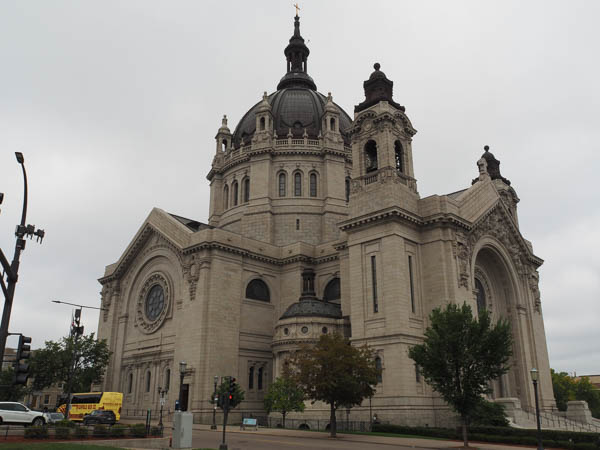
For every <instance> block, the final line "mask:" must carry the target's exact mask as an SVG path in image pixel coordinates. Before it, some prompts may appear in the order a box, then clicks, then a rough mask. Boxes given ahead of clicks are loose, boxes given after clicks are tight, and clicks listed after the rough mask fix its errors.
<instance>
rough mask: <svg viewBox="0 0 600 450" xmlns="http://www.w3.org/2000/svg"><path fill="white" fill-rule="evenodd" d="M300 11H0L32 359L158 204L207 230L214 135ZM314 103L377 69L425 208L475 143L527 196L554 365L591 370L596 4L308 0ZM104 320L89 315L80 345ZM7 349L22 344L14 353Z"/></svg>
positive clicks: (22, 311)
mask: <svg viewBox="0 0 600 450" xmlns="http://www.w3.org/2000/svg"><path fill="white" fill-rule="evenodd" d="M292 3H293V2H292V1H291V0H290V1H281V0H279V1H271V2H266V1H254V2H247V1H246V2H241V1H240V2H234V1H229V2H225V1H210V2H208V1H203V2H200V1H189V2H188V1H169V2H167V1H162V2H157V1H150V0H143V1H125V2H124V1H109V0H103V1H96V2H89V1H88V2H81V1H76V0H74V1H46V0H44V1H20V0H14V1H7V0H1V1H0V192H4V193H5V200H4V204H3V205H2V212H1V214H0V248H2V250H3V251H4V253H5V254H7V256H8V257H9V259H10V258H12V253H13V249H14V234H13V231H14V226H15V224H16V223H17V222H18V221H19V220H20V208H21V204H22V175H21V171H20V168H19V165H18V164H17V162H16V160H15V158H14V152H15V151H21V152H23V153H24V155H25V159H26V167H27V171H28V176H29V188H30V195H29V214H28V222H29V223H32V224H35V225H36V226H37V227H40V228H44V229H45V230H46V233H47V238H46V239H45V240H44V242H43V244H42V245H39V244H36V243H35V242H28V246H27V248H26V250H25V252H24V253H23V255H22V258H21V270H20V280H19V283H18V285H17V292H16V298H15V304H14V308H13V314H12V320H11V325H10V329H11V331H12V332H22V333H24V334H27V335H31V336H33V339H34V347H37V346H40V345H42V343H43V341H44V340H45V339H58V338H60V337H61V336H63V335H65V334H66V333H67V332H68V327H69V323H70V314H71V309H70V308H69V307H67V306H63V305H56V304H54V303H51V300H55V299H58V300H63V301H70V302H74V303H81V304H85V305H93V306H98V305H99V291H100V285H99V284H98V282H97V278H99V277H100V276H102V274H103V270H104V266H105V265H107V264H110V263H112V262H114V261H116V260H117V259H118V257H119V256H120V254H121V253H122V251H123V250H124V249H125V247H126V246H127V244H128V243H129V241H130V240H131V238H132V237H133V235H134V234H135V232H136V231H137V229H138V228H139V226H140V225H141V224H142V222H143V221H144V219H145V218H146V216H147V215H148V214H149V212H150V210H151V209H152V207H154V206H157V207H159V208H162V209H165V210H167V211H169V212H172V213H176V214H179V215H182V216H185V217H189V218H193V219H196V220H200V221H206V220H207V214H208V199H209V196H208V193H209V189H208V182H207V180H206V178H205V177H206V174H207V173H208V171H209V169H210V163H211V160H212V156H213V152H214V149H215V144H214V136H215V134H216V131H217V129H218V128H219V126H220V124H221V117H222V115H223V114H227V115H228V117H229V118H230V127H231V128H232V129H233V128H234V127H235V124H236V123H237V121H238V120H239V119H240V118H241V116H242V115H243V114H244V113H245V112H246V110H248V109H249V108H250V107H251V106H252V105H253V104H254V103H256V102H257V101H258V100H259V99H260V98H261V95H262V92H263V91H265V90H266V91H269V92H273V91H274V90H275V87H276V85H277V82H278V80H279V79H280V77H281V76H282V75H283V74H284V72H285V61H284V56H283V49H284V47H285V45H286V44H287V40H288V39H289V37H290V35H291V33H292V23H293V15H294V8H293V7H292ZM300 6H301V8H302V10H301V13H300V15H301V18H302V19H301V23H302V25H301V30H302V34H303V36H304V38H305V39H307V41H308V46H309V47H310V49H311V55H310V57H309V64H308V69H309V73H310V74H311V76H312V77H313V78H314V79H315V81H316V83H317V87H318V89H319V91H321V92H323V93H325V94H327V92H329V91H331V92H332V94H333V96H334V100H335V101H336V102H337V103H338V104H339V105H341V106H342V107H343V108H344V109H345V110H346V111H347V112H349V113H352V111H353V106H354V105H355V104H358V103H359V102H361V101H362V100H363V90H362V82H363V81H364V80H365V79H366V78H367V77H368V76H369V74H370V73H371V72H372V70H373V69H372V66H373V63H374V62H380V63H381V69H382V70H383V71H384V72H385V73H386V74H387V76H388V77H389V78H390V79H392V80H393V81H394V94H395V100H396V101H398V102H399V103H401V104H402V105H405V106H406V111H407V114H408V115H409V117H410V118H411V120H412V123H413V125H414V126H415V128H416V129H417V130H418V131H419V132H418V134H417V135H416V136H415V139H414V142H413V152H414V166H415V174H416V177H417V179H418V186H419V191H420V194H421V196H422V197H425V196H428V195H431V194H444V193H449V192H453V191H456V190H459V189H462V188H465V187H467V186H469V185H470V181H471V179H472V178H474V177H475V176H476V175H477V167H476V165H475V162H476V160H477V159H478V158H479V156H480V155H481V153H482V148H483V146H484V145H486V144H487V145H490V147H491V151H492V152H493V153H494V154H495V155H496V157H497V158H498V159H500V161H501V162H502V165H501V169H502V174H503V175H504V176H505V177H507V178H508V179H510V180H511V181H512V186H513V187H514V188H515V189H516V191H517V194H518V195H519V197H520V198H521V202H520V203H519V218H520V225H521V231H522V233H523V235H524V236H525V237H526V238H527V239H529V240H531V241H532V242H533V245H534V250H535V252H536V254H537V255H538V256H540V257H541V258H543V259H544V260H545V263H544V265H543V266H542V267H541V269H540V275H541V281H540V284H541V286H540V289H541V292H542V302H543V312H544V318H545V324H546V334H547V339H548V349H549V352H550V364H551V366H552V367H553V368H555V369H557V370H563V371H567V372H570V373H571V372H573V371H576V372H577V373H578V374H584V373H587V374H591V373H594V374H599V373H600V345H599V342H600V326H598V321H599V319H600V301H599V300H600V298H599V297H600V295H599V294H600V256H599V252H598V251H599V249H600V195H599V193H598V192H599V190H598V187H597V181H598V174H599V173H600V163H599V162H598V158H599V155H600V145H599V144H598V143H599V142H600V127H599V126H598V118H599V113H598V111H600V87H599V84H598V83H599V80H600V70H599V67H600V62H599V60H598V54H599V53H600V48H599V47H600V31H599V30H600V28H599V27H598V23H597V22H598V17H600V3H598V2H596V1H592V0H590V1H587V2H586V1H570V2H566V1H560V2H559V1H548V0H543V1H528V2H522V1H506V0H504V1H497V2H492V1H486V2H482V1H476V0H474V1H462V2H461V1H452V2H448V1H437V2H435V1H428V2H420V1H419V2H417V1H412V2H406V1H393V2H392V1H389V2H383V1H373V0H370V1H369V2H365V1H362V2H358V1H347V0H346V1H322V0H321V1H316V0H311V1H303V2H302V3H301V5H300ZM97 320H98V314H97V312H96V311H93V310H85V311H84V314H83V322H84V325H85V327H86V332H88V331H92V330H95V329H96V326H97ZM11 343H12V344H13V345H14V341H13V340H9V344H11Z"/></svg>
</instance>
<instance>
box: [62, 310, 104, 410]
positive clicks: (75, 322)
mask: <svg viewBox="0 0 600 450" xmlns="http://www.w3.org/2000/svg"><path fill="white" fill-rule="evenodd" d="M52 303H60V304H64V305H71V306H76V307H77V309H76V310H75V315H74V316H73V319H72V321H71V328H70V329H69V337H70V338H72V339H73V340H72V341H71V345H72V346H73V352H72V353H71V365H70V367H69V379H68V380H67V405H66V408H65V419H67V420H68V419H69V412H70V410H71V390H72V387H73V376H74V375H75V369H76V366H77V339H78V338H79V336H82V335H83V325H80V322H81V310H82V309H83V308H88V309H99V310H101V311H106V309H105V308H98V307H96V306H86V305H78V304H76V303H69V302H62V301H60V300H52Z"/></svg>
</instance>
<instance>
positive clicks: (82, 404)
mask: <svg viewBox="0 0 600 450" xmlns="http://www.w3.org/2000/svg"><path fill="white" fill-rule="evenodd" d="M122 405H123V393H122V392H82V393H75V394H71V409H70V410H69V417H68V419H69V420H75V421H80V420H83V418H84V417H85V416H86V415H88V414H89V413H90V412H92V411H93V410H95V409H110V410H111V411H112V412H114V413H115V416H116V418H117V420H119V419H120V417H121V406H122ZM57 406H58V407H57V410H58V411H60V412H61V413H63V414H65V413H66V410H67V397H61V398H60V400H59V402H58V405H57ZM65 415H66V414H65Z"/></svg>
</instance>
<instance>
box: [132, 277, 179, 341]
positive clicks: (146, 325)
mask: <svg viewBox="0 0 600 450" xmlns="http://www.w3.org/2000/svg"><path fill="white" fill-rule="evenodd" d="M156 285H158V286H160V287H162V289H163V293H164V306H163V309H162V311H161V312H160V313H159V314H158V317H156V319H154V320H151V319H150V318H149V317H148V316H147V315H146V297H147V296H148V292H150V289H152V288H153V287H154V286H156ZM172 297H173V293H172V289H171V286H170V283H169V282H168V281H167V279H166V278H165V277H164V276H163V275H162V274H160V273H158V272H155V273H153V274H151V275H150V276H149V277H148V278H147V279H146V281H145V282H144V284H143V286H142V289H141V290H140V293H139V295H138V299H137V304H136V311H135V326H136V327H138V328H139V330H140V331H141V332H142V333H145V334H150V333H154V332H155V331H156V330H158V328H160V326H161V325H162V324H163V322H164V321H165V318H166V317H167V312H168V311H169V308H170V307H171V302H172Z"/></svg>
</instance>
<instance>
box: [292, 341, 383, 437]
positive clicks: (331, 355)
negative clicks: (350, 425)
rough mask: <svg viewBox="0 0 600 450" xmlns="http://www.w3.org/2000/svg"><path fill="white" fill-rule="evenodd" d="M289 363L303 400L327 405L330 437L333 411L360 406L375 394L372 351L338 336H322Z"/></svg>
mask: <svg viewBox="0 0 600 450" xmlns="http://www.w3.org/2000/svg"><path fill="white" fill-rule="evenodd" d="M290 363H291V366H292V370H293V372H292V373H293V375H292V376H293V379H294V380H295V381H296V383H297V384H298V386H299V387H300V388H301V389H302V390H303V391H304V392H305V395H306V397H307V398H309V399H311V400H313V401H323V402H325V403H327V404H328V405H329V407H330V422H329V430H330V435H331V437H335V436H336V429H337V422H336V417H335V411H336V410H337V409H338V408H340V407H346V408H350V407H351V406H354V405H360V404H361V403H362V401H363V400H364V399H365V398H367V397H370V396H372V395H373V394H374V393H375V389H374V388H373V386H374V385H376V384H377V374H378V371H377V368H376V367H375V360H374V353H373V351H372V350H370V349H369V348H368V347H367V346H362V347H355V346H353V345H351V344H350V341H349V340H348V339H346V338H344V337H343V336H341V335H339V334H324V335H321V337H320V338H319V342H317V343H316V344H315V345H314V346H309V345H305V346H302V348H301V349H300V350H299V351H298V352H296V353H295V354H294V355H293V356H292V358H291V359H290Z"/></svg>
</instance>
